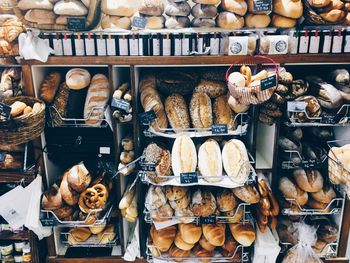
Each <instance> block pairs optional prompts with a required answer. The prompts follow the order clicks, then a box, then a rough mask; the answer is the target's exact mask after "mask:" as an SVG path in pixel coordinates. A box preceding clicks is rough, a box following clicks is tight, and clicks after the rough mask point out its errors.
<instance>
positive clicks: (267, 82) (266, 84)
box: [260, 75, 277, 90]
mask: <svg viewBox="0 0 350 263" xmlns="http://www.w3.org/2000/svg"><path fill="white" fill-rule="evenodd" d="M276 86H277V77H276V75H273V76H270V77H267V78H266V79H263V80H261V82H260V89H261V90H267V89H269V88H272V87H276Z"/></svg>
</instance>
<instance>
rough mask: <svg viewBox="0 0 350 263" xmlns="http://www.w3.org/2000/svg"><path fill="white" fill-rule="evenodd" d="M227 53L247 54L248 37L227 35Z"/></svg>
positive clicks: (231, 54) (232, 54)
mask: <svg viewBox="0 0 350 263" xmlns="http://www.w3.org/2000/svg"><path fill="white" fill-rule="evenodd" d="M228 43H229V44H228V54H229V55H230V56H235V55H247V54H248V37H247V36H245V37H229V42H228Z"/></svg>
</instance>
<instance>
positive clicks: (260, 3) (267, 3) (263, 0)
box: [254, 0, 272, 13]
mask: <svg viewBox="0 0 350 263" xmlns="http://www.w3.org/2000/svg"><path fill="white" fill-rule="evenodd" d="M271 11H272V1H271V0H254V13H255V12H256V13H258V12H271Z"/></svg>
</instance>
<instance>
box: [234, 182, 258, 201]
mask: <svg viewBox="0 0 350 263" xmlns="http://www.w3.org/2000/svg"><path fill="white" fill-rule="evenodd" d="M232 192H233V193H234V195H235V196H236V197H238V198H239V199H240V200H242V201H243V202H245V203H248V204H256V203H258V202H259V200H260V196H259V193H258V191H257V190H256V188H255V187H254V186H252V185H246V186H241V187H237V188H234V189H232Z"/></svg>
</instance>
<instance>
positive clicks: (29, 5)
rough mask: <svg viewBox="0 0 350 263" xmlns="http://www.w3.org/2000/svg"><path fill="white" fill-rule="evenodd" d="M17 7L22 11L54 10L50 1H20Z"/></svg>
mask: <svg viewBox="0 0 350 263" xmlns="http://www.w3.org/2000/svg"><path fill="white" fill-rule="evenodd" d="M5 2H6V1H5ZM17 7H18V8H19V9H21V10H22V11H25V10H28V9H47V10H52V9H53V4H52V3H51V2H50V1H49V0H20V1H19V2H18V5H17Z"/></svg>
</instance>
